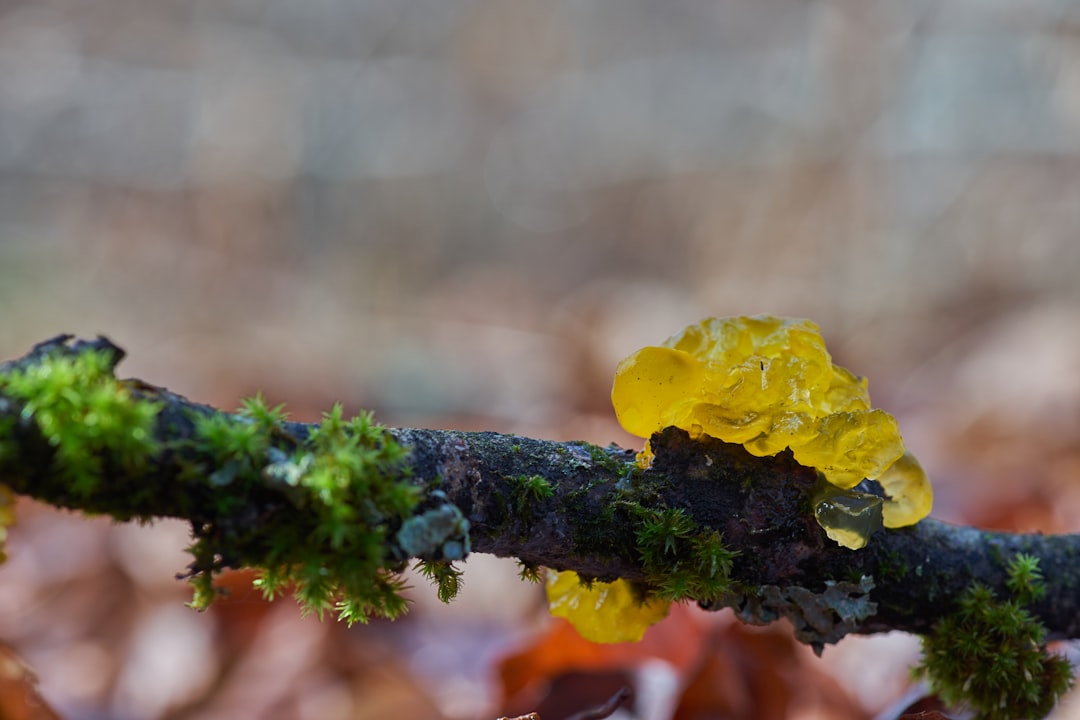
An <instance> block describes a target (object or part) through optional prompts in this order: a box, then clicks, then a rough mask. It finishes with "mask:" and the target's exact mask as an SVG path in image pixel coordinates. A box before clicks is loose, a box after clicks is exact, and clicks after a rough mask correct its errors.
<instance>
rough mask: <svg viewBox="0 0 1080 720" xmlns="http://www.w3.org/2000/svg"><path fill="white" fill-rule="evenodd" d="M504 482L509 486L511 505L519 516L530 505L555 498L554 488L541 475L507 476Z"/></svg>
mask: <svg viewBox="0 0 1080 720" xmlns="http://www.w3.org/2000/svg"><path fill="white" fill-rule="evenodd" d="M506 481H507V482H508V483H509V484H510V491H511V493H512V495H513V498H512V501H513V505H514V508H515V509H516V510H517V513H518V514H519V515H522V514H524V513H525V511H526V509H527V508H528V507H529V506H530V505H532V504H534V503H538V502H542V501H544V500H547V499H548V498H551V497H554V496H555V488H554V486H552V484H551V482H550V481H549V480H548V479H547V478H545V477H543V476H542V475H507V476H506Z"/></svg>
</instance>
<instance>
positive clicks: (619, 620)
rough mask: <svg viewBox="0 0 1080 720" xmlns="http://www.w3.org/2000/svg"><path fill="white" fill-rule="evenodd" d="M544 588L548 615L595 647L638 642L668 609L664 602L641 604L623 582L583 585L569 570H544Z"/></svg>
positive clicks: (655, 601) (661, 618)
mask: <svg viewBox="0 0 1080 720" xmlns="http://www.w3.org/2000/svg"><path fill="white" fill-rule="evenodd" d="M546 585H547V596H548V604H549V608H550V611H551V614H552V615H554V616H556V617H561V618H566V619H567V620H569V621H570V624H572V625H573V626H574V629H575V630H577V631H578V633H579V634H580V635H581V636H582V637H583V638H585V639H586V640H590V641H592V642H597V643H620V642H638V641H639V640H641V638H642V636H644V635H645V631H646V630H648V629H649V628H650V627H651V626H652V625H655V624H656V623H658V622H660V621H661V620H663V619H664V618H665V617H667V613H668V608H669V607H670V606H671V603H669V602H667V601H666V600H655V599H654V600H647V601H645V602H641V601H640V600H639V598H638V596H636V595H635V594H634V591H633V589H632V588H631V587H630V584H629V583H628V582H626V581H625V580H616V581H615V582H610V583H602V582H592V583H589V584H588V585H585V584H583V583H582V582H581V579H580V578H579V577H578V574H577V573H575V572H573V571H571V570H564V571H562V572H556V571H555V570H548V571H547V583H546Z"/></svg>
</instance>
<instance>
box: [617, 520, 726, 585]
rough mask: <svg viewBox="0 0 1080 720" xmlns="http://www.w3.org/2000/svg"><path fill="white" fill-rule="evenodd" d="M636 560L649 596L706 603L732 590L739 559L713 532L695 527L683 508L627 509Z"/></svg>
mask: <svg viewBox="0 0 1080 720" xmlns="http://www.w3.org/2000/svg"><path fill="white" fill-rule="evenodd" d="M630 507H631V513H632V515H634V516H635V519H634V523H633V524H634V532H635V537H636V545H637V551H638V554H639V555H640V557H641V563H642V566H643V568H644V569H645V572H646V573H647V575H648V579H647V581H646V585H647V586H649V587H651V588H652V592H651V594H652V595H655V596H657V597H661V598H664V599H665V600H671V601H673V602H678V601H681V600H696V601H699V602H703V603H711V602H715V601H717V600H719V599H720V597H721V596H723V595H724V594H725V593H727V592H729V591H730V590H731V588H732V585H731V568H732V563H733V561H734V559H735V557H736V556H737V555H738V553H737V552H734V551H732V550H730V549H728V548H727V547H726V546H725V545H724V539H723V536H722V535H721V534H720V533H719V532H718V531H716V530H710V529H707V528H702V527H700V526H699V525H698V524H697V523H696V522H694V520H693V519H692V518H691V517H690V516H689V515H687V514H686V512H685V511H684V510H683V509H682V508H675V509H672V508H646V507H642V506H641V505H631V506H630Z"/></svg>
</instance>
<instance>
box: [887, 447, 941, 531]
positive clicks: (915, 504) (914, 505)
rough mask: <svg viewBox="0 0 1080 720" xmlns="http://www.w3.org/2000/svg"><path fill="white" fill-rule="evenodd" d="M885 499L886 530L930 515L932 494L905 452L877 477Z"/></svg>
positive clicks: (913, 458)
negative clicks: (886, 496) (885, 495)
mask: <svg viewBox="0 0 1080 720" xmlns="http://www.w3.org/2000/svg"><path fill="white" fill-rule="evenodd" d="M878 482H879V483H881V487H882V489H884V490H885V493H886V494H887V495H888V496H889V500H888V501H887V502H886V503H885V505H884V506H883V507H882V516H883V520H884V522H885V527H887V528H898V527H905V526H907V525H914V524H915V523H917V522H919V521H920V520H922V519H923V518H924V517H926V516H927V515H929V514H930V506H931V505H933V503H934V493H933V490H931V489H930V481H929V480H928V479H927V477H926V473H925V472H924V471H923V469H922V466H921V465H919V461H918V460H916V459H915V456H914V455H912V454H911V453H909V452H905V453H904V454H903V455H901V456H900V459H899V460H897V461H896V462H894V463H893V464H892V465H891V466H890V467H889V469H888V470H886V471H885V472H884V473H882V475H881V477H879V478H878Z"/></svg>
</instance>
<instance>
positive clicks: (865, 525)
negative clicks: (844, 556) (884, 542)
mask: <svg viewBox="0 0 1080 720" xmlns="http://www.w3.org/2000/svg"><path fill="white" fill-rule="evenodd" d="M819 486H820V487H819V489H818V492H816V493H815V494H814V500H813V505H814V517H815V518H816V519H817V521H818V525H821V527H822V528H824V529H825V534H826V535H828V536H829V539H831V540H834V541H835V542H836V543H837V544H838V545H841V546H843V547H846V548H848V549H849V550H858V549H859V548H863V547H866V544H867V543H868V542H870V536H871V535H873V534H874V533H875V532H877V531H878V530H880V529H881V525H882V521H881V517H882V499H881V498H879V497H878V496H877V495H871V494H870V493H863V492H856V491H854V490H842V489H840V488H838V487H836V486H835V485H832V484H831V483H829V482H827V481H822V482H820V483H819Z"/></svg>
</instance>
